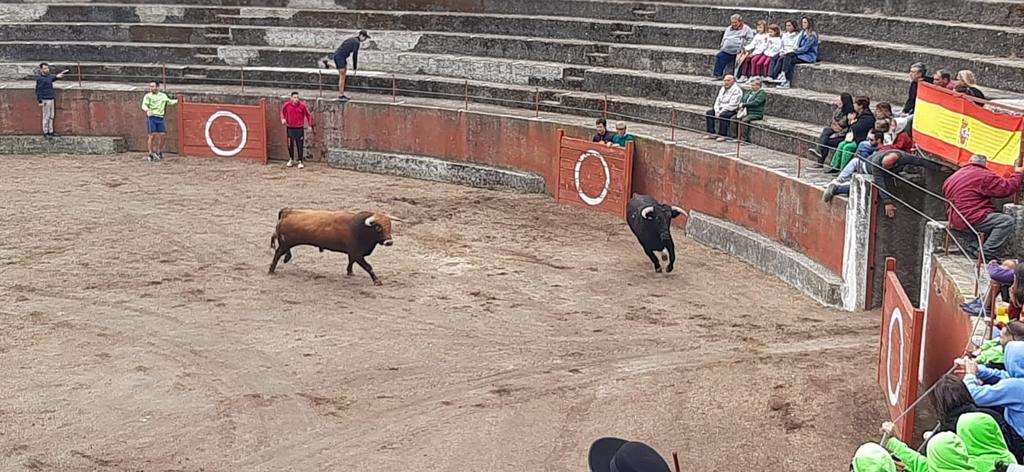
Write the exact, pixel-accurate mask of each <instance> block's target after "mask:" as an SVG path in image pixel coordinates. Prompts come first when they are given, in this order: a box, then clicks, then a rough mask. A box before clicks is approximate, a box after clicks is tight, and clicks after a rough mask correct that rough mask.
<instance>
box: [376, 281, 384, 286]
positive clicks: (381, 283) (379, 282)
mask: <svg viewBox="0 0 1024 472" xmlns="http://www.w3.org/2000/svg"><path fill="white" fill-rule="evenodd" d="M373 284H374V285H376V286H378V287H380V286H381V285H384V282H381V281H380V280H374V281H373Z"/></svg>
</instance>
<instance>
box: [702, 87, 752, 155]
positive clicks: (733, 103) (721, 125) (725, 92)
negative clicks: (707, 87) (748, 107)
mask: <svg viewBox="0 0 1024 472" xmlns="http://www.w3.org/2000/svg"><path fill="white" fill-rule="evenodd" d="M742 98H743V89H742V88H741V87H740V86H739V85H738V84H736V77H733V76H732V75H727V76H725V78H724V79H723V80H722V88H721V90H719V91H718V98H716V99H715V107H714V108H712V109H710V110H708V111H707V113H705V115H707V120H708V123H707V124H708V129H707V130H708V135H707V136H705V137H704V139H716V138H715V121H718V137H717V139H718V140H719V141H725V139H726V138H727V137H728V136H729V127H730V125H731V124H732V120H733V119H734V118H736V112H737V111H738V110H739V109H740V101H741V100H742Z"/></svg>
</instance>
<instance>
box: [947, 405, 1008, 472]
mask: <svg viewBox="0 0 1024 472" xmlns="http://www.w3.org/2000/svg"><path fill="white" fill-rule="evenodd" d="M956 435H957V436H960V439H961V440H963V442H964V446H966V447H967V456H968V457H969V458H970V459H969V461H970V463H971V465H973V466H974V468H975V470H992V469H993V468H995V465H996V463H997V462H1003V463H1006V464H1016V463H1017V458H1016V457H1015V456H1014V455H1013V454H1012V453H1010V450H1009V447H1008V446H1007V445H1006V440H1005V439H1003V433H1002V431H1000V430H999V424H998V423H996V420H994V419H992V417H991V416H989V415H987V414H985V413H964V414H963V415H960V420H959V421H957V424H956Z"/></svg>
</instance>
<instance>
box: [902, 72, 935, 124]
mask: <svg viewBox="0 0 1024 472" xmlns="http://www.w3.org/2000/svg"><path fill="white" fill-rule="evenodd" d="M919 80H923V81H925V82H928V83H929V84H930V83H932V80H933V79H932V78H931V76H929V75H928V67H927V66H925V65H924V64H922V63H920V62H918V63H915V64H914V65H912V66H910V92H909V93H907V103H904V104H903V113H902V115H913V114H914V106H915V105H916V104H917V81H919Z"/></svg>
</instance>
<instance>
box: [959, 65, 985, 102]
mask: <svg viewBox="0 0 1024 472" xmlns="http://www.w3.org/2000/svg"><path fill="white" fill-rule="evenodd" d="M956 80H957V82H958V83H957V87H966V88H967V91H966V92H962V93H966V94H968V95H971V96H972V97H974V98H980V99H982V100H985V94H984V93H981V90H980V89H978V80H977V79H976V78H975V77H974V72H971V71H969V70H962V71H960V72H957V73H956ZM954 90H956V89H954ZM957 91H958V92H959V90H957Z"/></svg>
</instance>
